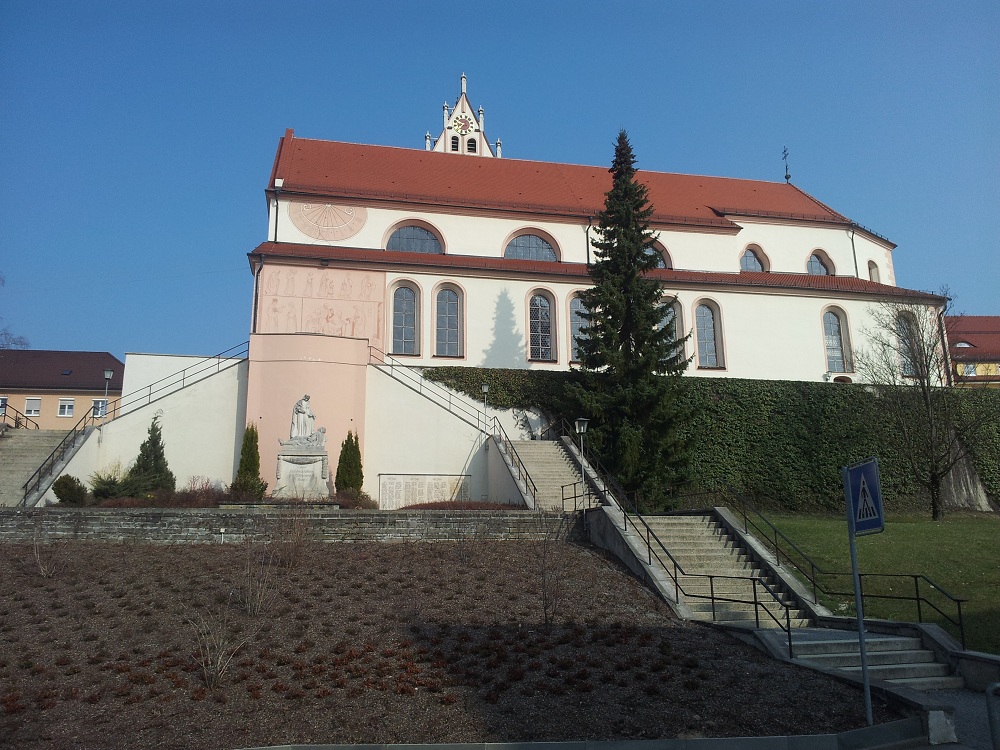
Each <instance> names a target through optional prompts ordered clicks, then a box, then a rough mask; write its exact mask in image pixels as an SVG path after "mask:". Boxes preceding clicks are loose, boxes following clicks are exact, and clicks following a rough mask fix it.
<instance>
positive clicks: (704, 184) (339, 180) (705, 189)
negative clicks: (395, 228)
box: [269, 130, 851, 229]
mask: <svg viewBox="0 0 1000 750" xmlns="http://www.w3.org/2000/svg"><path fill="white" fill-rule="evenodd" d="M637 177H638V180H639V181H640V182H642V183H643V184H645V185H646V186H647V187H648V188H649V200H650V203H651V204H652V206H653V208H654V213H653V218H652V221H651V223H652V224H653V225H654V226H656V225H661V226H662V225H671V224H682V225H696V226H702V227H716V228H719V229H735V228H736V225H735V224H733V222H731V221H729V220H728V219H727V218H725V217H726V216H727V215H728V216H736V215H741V216H761V217H769V218H779V219H780V218H784V219H793V220H802V221H811V222H821V223H826V224H834V225H845V226H847V225H851V221H850V220H849V219H847V218H845V217H844V216H842V215H841V214H839V213H837V212H836V211H834V210H833V209H831V208H829V207H828V206H825V205H824V204H823V203H821V202H820V201H818V200H816V199H815V198H813V197H812V196H810V195H808V194H807V193H805V192H803V191H802V190H800V189H799V188H797V187H795V186H794V185H790V184H786V183H782V182H764V181H761V180H740V179H733V178H727V177H701V176H697V175H684V174H670V173H665V172H647V171H643V170H640V171H639V172H638V174H637ZM275 179H281V180H282V181H283V184H282V185H281V188H280V189H281V191H282V192H283V193H285V194H287V193H292V194H295V193H299V194H303V195H316V196H323V197H329V198H343V199H345V200H352V201H353V200H357V199H371V200H373V201H404V202H407V203H413V204H424V205H432V206H441V207H461V208H466V209H475V208H479V209H485V210H490V211H511V212H530V213H539V214H550V215H557V216H574V217H583V218H586V217H589V216H593V215H594V214H596V213H597V212H598V211H600V210H601V209H602V208H603V207H604V196H605V193H606V192H607V191H608V190H609V189H610V188H611V175H610V173H609V172H608V169H607V168H606V167H587V166H580V165H575V164H556V163H551V162H538V161H522V160H518V159H496V158H494V159H489V158H477V157H469V156H461V155H457V154H447V153H438V152H433V151H422V150H417V149H406V148H392V147H387V146H368V145H361V144H354V143H340V142H336V141H317V140H310V139H305V138H296V137H295V135H294V133H293V132H292V131H291V130H288V131H287V132H286V133H285V136H284V137H283V138H281V140H280V142H279V144H278V152H277V154H276V156H275V161H274V167H273V169H272V171H271V182H270V183H269V187H274V181H275Z"/></svg>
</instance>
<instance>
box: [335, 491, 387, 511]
mask: <svg viewBox="0 0 1000 750" xmlns="http://www.w3.org/2000/svg"><path fill="white" fill-rule="evenodd" d="M336 499H337V503H338V505H340V507H341V508H345V509H348V510H378V502H376V501H375V500H373V499H372V497H371V495H369V494H368V493H367V492H365V491H363V490H359V489H358V490H356V489H353V488H348V489H344V490H341V489H338V490H337V494H336Z"/></svg>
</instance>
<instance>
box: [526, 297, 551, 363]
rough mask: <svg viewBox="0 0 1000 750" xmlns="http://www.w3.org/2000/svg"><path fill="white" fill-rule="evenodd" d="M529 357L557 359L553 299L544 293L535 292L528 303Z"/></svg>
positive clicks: (542, 359)
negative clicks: (553, 330) (553, 336)
mask: <svg viewBox="0 0 1000 750" xmlns="http://www.w3.org/2000/svg"><path fill="white" fill-rule="evenodd" d="M528 308H529V310H528V324H529V335H530V341H529V347H530V351H529V358H530V359H535V360H541V361H543V362H551V361H553V360H554V359H555V357H553V356H552V353H553V352H554V351H555V347H554V346H553V340H552V300H550V299H549V298H548V297H546V296H545V295H544V294H533V295H532V297H531V302H530V303H529V305H528Z"/></svg>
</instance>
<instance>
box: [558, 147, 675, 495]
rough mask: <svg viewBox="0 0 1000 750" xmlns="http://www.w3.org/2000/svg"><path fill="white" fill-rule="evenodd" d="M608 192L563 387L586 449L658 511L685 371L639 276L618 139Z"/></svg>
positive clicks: (647, 254) (648, 259) (640, 238)
mask: <svg viewBox="0 0 1000 750" xmlns="http://www.w3.org/2000/svg"><path fill="white" fill-rule="evenodd" d="M609 171H610V172H611V175H612V180H613V181H612V187H611V190H610V191H608V193H607V195H606V196H605V202H604V210H603V211H601V213H600V214H598V216H597V219H598V229H597V235H598V239H597V241H595V242H594V246H595V248H596V249H597V253H596V260H595V262H594V264H593V265H592V266H591V268H590V274H591V277H592V278H593V281H594V286H593V287H592V288H591V289H589V290H587V291H586V292H583V293H582V294H581V295H580V298H581V301H582V302H583V304H584V306H585V307H586V312H584V313H583V320H584V325H583V328H582V330H581V335H580V337H578V339H577V344H578V348H579V355H578V356H579V359H580V362H581V365H582V367H583V372H582V373H581V374H582V383H581V384H579V385H576V386H571V388H572V394H573V395H574V396H575V398H576V400H577V401H578V403H579V408H580V409H581V410H582V412H583V414H582V416H585V417H588V418H590V419H591V420H592V421H591V423H590V424H591V429H590V430H588V432H587V441H588V443H589V444H590V446H591V447H592V448H593V449H594V450H596V452H597V454H598V455H599V456H600V457H601V460H602V461H603V462H604V463H605V465H606V466H607V468H608V470H609V471H611V472H612V473H613V474H614V475H615V476H616V477H617V479H618V481H619V482H620V483H621V484H622V486H623V487H624V488H625V489H626V490H627V491H629V492H634V493H637V494H638V495H639V496H641V498H642V502H643V505H645V506H647V507H657V506H663V505H665V504H666V503H667V491H668V489H669V488H670V487H673V486H675V485H677V484H680V483H683V481H684V479H685V477H686V467H687V464H688V451H687V446H686V445H685V442H684V440H683V439H682V437H681V430H680V428H681V427H682V426H683V424H684V422H685V421H686V419H685V417H684V412H683V409H682V408H681V407H680V404H679V398H678V391H679V388H680V376H681V374H682V373H683V372H684V370H685V369H686V367H687V364H688V360H685V359H684V358H683V354H682V352H683V343H684V338H681V337H678V336H677V332H676V330H675V325H674V315H673V312H672V311H673V307H672V305H673V304H674V303H675V302H676V297H665V296H664V294H663V291H662V288H661V286H660V283H659V282H658V281H657V280H655V279H653V278H650V277H649V275H648V272H649V271H651V270H653V269H654V268H656V267H657V263H658V260H659V254H658V253H657V252H656V250H655V249H654V248H653V241H654V235H653V233H652V232H651V231H650V229H649V219H650V216H652V213H653V207H652V206H651V205H650V203H649V199H648V195H647V190H646V186H645V185H642V184H641V183H639V182H637V181H636V169H635V155H634V154H633V153H632V146H631V144H630V143H629V140H628V134H627V133H626V132H625V131H624V130H622V131H621V132H619V134H618V142H617V145H616V147H615V157H614V162H613V163H612V165H611V169H610V170H609Z"/></svg>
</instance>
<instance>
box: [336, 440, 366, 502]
mask: <svg viewBox="0 0 1000 750" xmlns="http://www.w3.org/2000/svg"><path fill="white" fill-rule="evenodd" d="M334 483H335V484H336V487H337V492H338V493H339V492H341V491H342V490H347V489H353V490H357V491H359V492H360V491H361V487H362V485H364V483H365V474H364V471H363V470H362V468H361V447H360V445H359V444H358V436H357V435H355V434H354V433H352V432H351V431H350V430H348V432H347V437H346V438H345V439H344V442H343V443H342V444H341V446H340V459H339V460H338V461H337V475H336V477H335V479H334Z"/></svg>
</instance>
